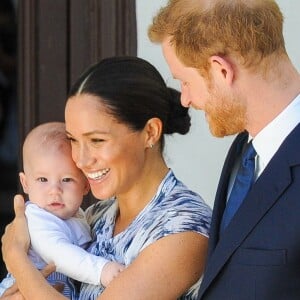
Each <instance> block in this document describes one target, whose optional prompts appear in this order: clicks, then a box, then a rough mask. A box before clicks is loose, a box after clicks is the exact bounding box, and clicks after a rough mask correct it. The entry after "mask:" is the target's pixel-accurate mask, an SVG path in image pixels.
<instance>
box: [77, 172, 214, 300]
mask: <svg viewBox="0 0 300 300" xmlns="http://www.w3.org/2000/svg"><path fill="white" fill-rule="evenodd" d="M117 212H118V203H117V201H116V200H113V199H112V200H106V201H99V202H98V203H97V204H95V205H94V206H92V207H90V208H89V209H88V211H87V220H88V222H89V223H90V224H91V227H92V234H93V235H94V236H93V240H94V243H93V244H92V245H91V247H90V248H89V251H90V252H91V253H93V254H95V255H100V256H103V257H104V258H106V259H109V260H112V261H117V262H119V263H121V264H125V265H129V264H130V263H131V262H132V261H133V260H134V259H135V258H136V257H137V256H138V255H139V253H140V252H141V251H142V250H143V249H144V248H145V247H147V246H149V245H150V244H152V243H153V242H155V241H157V240H159V239H160V238H163V237H165V236H168V235H170V234H174V233H179V232H186V231H194V232H197V233H199V234H202V235H205V236H208V234H209V227H210V221H211V209H210V207H209V206H208V205H207V204H205V202H204V201H203V200H202V198H201V197H200V196H199V195H197V194H196V193H194V192H192V191H191V190H189V189H188V188H187V187H186V186H185V185H183V184H182V183H181V182H180V181H179V180H177V179H176V177H175V176H174V174H173V172H172V171H169V172H168V174H167V176H166V177H165V179H164V180H163V181H162V183H161V185H160V186H159V188H158V191H157V193H156V195H155V196H154V198H153V199H152V200H151V201H150V202H149V204H148V205H147V206H146V207H145V208H144V209H143V210H142V211H141V212H140V214H139V215H138V216H137V217H136V218H135V219H134V221H133V222H132V223H131V224H130V225H129V226H128V228H127V229H126V230H124V231H123V232H121V233H119V234H117V235H115V236H113V230H114V224H115V218H116V214H117ZM199 286H200V279H199V281H198V282H197V283H196V284H195V285H194V286H193V287H192V288H191V289H190V290H189V291H188V292H187V294H185V295H183V296H182V297H181V298H180V299H196V296H197V291H198V288H199ZM102 292H103V287H102V286H95V285H89V284H83V285H82V287H81V292H80V297H79V299H82V300H86V299H89V300H93V299H97V296H98V295H99V294H101V293H102Z"/></svg>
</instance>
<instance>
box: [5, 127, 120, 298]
mask: <svg viewBox="0 0 300 300" xmlns="http://www.w3.org/2000/svg"><path fill="white" fill-rule="evenodd" d="M23 168H24V172H20V174H19V176H20V181H21V184H22V187H23V190H24V193H26V194H28V197H29V201H28V202H27V203H26V212H25V214H26V217H27V221H28V228H29V233H30V238H31V248H30V250H29V253H28V255H29V257H30V258H31V260H32V262H33V263H34V264H35V266H36V267H37V268H38V269H42V268H43V267H45V265H46V264H48V263H50V262H53V263H54V264H55V266H56V271H57V272H55V273H53V274H51V275H50V276H49V277H48V281H49V282H50V283H52V284H54V283H58V282H59V283H63V284H64V286H65V288H64V291H63V293H64V295H65V296H67V297H68V298H69V299H76V297H77V296H76V289H75V287H74V284H73V281H72V280H70V278H72V279H75V280H77V281H80V282H86V283H91V284H95V285H100V284H102V285H103V286H107V285H108V284H109V283H110V282H111V280H112V279H113V278H114V277H116V276H117V275H118V273H119V272H121V271H122V270H123V269H124V266H123V265H120V264H118V263H117V262H111V261H108V260H106V259H104V258H102V257H98V256H95V255H92V254H90V253H88V252H87V251H86V250H84V248H85V247H86V246H87V245H88V244H89V242H90V241H91V235H90V228H89V225H88V224H87V222H86V220H85V216H84V212H83V211H82V209H81V208H80V205H81V203H82V200H83V196H84V195H86V194H87V193H88V191H89V185H88V182H87V180H86V178H85V177H84V175H83V173H82V172H81V171H80V170H79V169H78V168H77V167H76V165H75V163H74V162H73V160H72V157H71V145H70V142H69V141H68V139H67V137H66V134H65V125H64V123H60V122H51V123H45V124H42V125H39V126H37V127H36V128H34V129H33V130H32V131H31V132H30V133H29V134H28V136H27V137H26V139H25V142H24V145H23ZM13 283H14V278H13V277H12V275H11V274H8V275H7V277H6V278H4V279H3V280H2V282H1V284H0V296H1V295H2V294H3V293H4V292H5V290H6V289H7V288H9V287H10V286H11V285H12V284H13Z"/></svg>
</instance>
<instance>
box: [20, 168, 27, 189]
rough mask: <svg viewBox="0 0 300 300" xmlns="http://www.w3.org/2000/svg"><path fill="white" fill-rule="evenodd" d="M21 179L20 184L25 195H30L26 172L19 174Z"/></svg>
mask: <svg viewBox="0 0 300 300" xmlns="http://www.w3.org/2000/svg"><path fill="white" fill-rule="evenodd" d="M19 178H20V182H21V185H22V188H23V192H24V193H25V194H28V186H27V180H26V175H25V173H24V172H20V173H19Z"/></svg>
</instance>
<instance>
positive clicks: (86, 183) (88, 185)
mask: <svg viewBox="0 0 300 300" xmlns="http://www.w3.org/2000/svg"><path fill="white" fill-rule="evenodd" d="M89 191H90V184H89V182H88V180H87V179H86V180H85V186H84V190H83V195H84V196H85V195H87V194H88V192H89Z"/></svg>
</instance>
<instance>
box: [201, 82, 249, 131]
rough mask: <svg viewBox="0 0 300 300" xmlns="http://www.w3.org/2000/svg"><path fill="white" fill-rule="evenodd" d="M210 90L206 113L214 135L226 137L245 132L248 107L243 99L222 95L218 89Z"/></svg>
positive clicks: (212, 88)
mask: <svg viewBox="0 0 300 300" xmlns="http://www.w3.org/2000/svg"><path fill="white" fill-rule="evenodd" d="M209 90H210V91H209V94H210V98H209V99H208V101H207V104H206V105H205V109H204V111H205V113H206V119H207V122H208V124H209V128H210V131H211V133H212V135H214V136H216V137H224V136H227V135H233V134H236V133H239V132H242V131H244V130H245V124H246V106H245V104H244V103H243V101H242V98H241V97H236V96H234V95H232V94H231V95H229V94H225V93H222V92H220V91H219V89H217V88H216V87H210V89H209ZM220 90H221V89H220Z"/></svg>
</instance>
